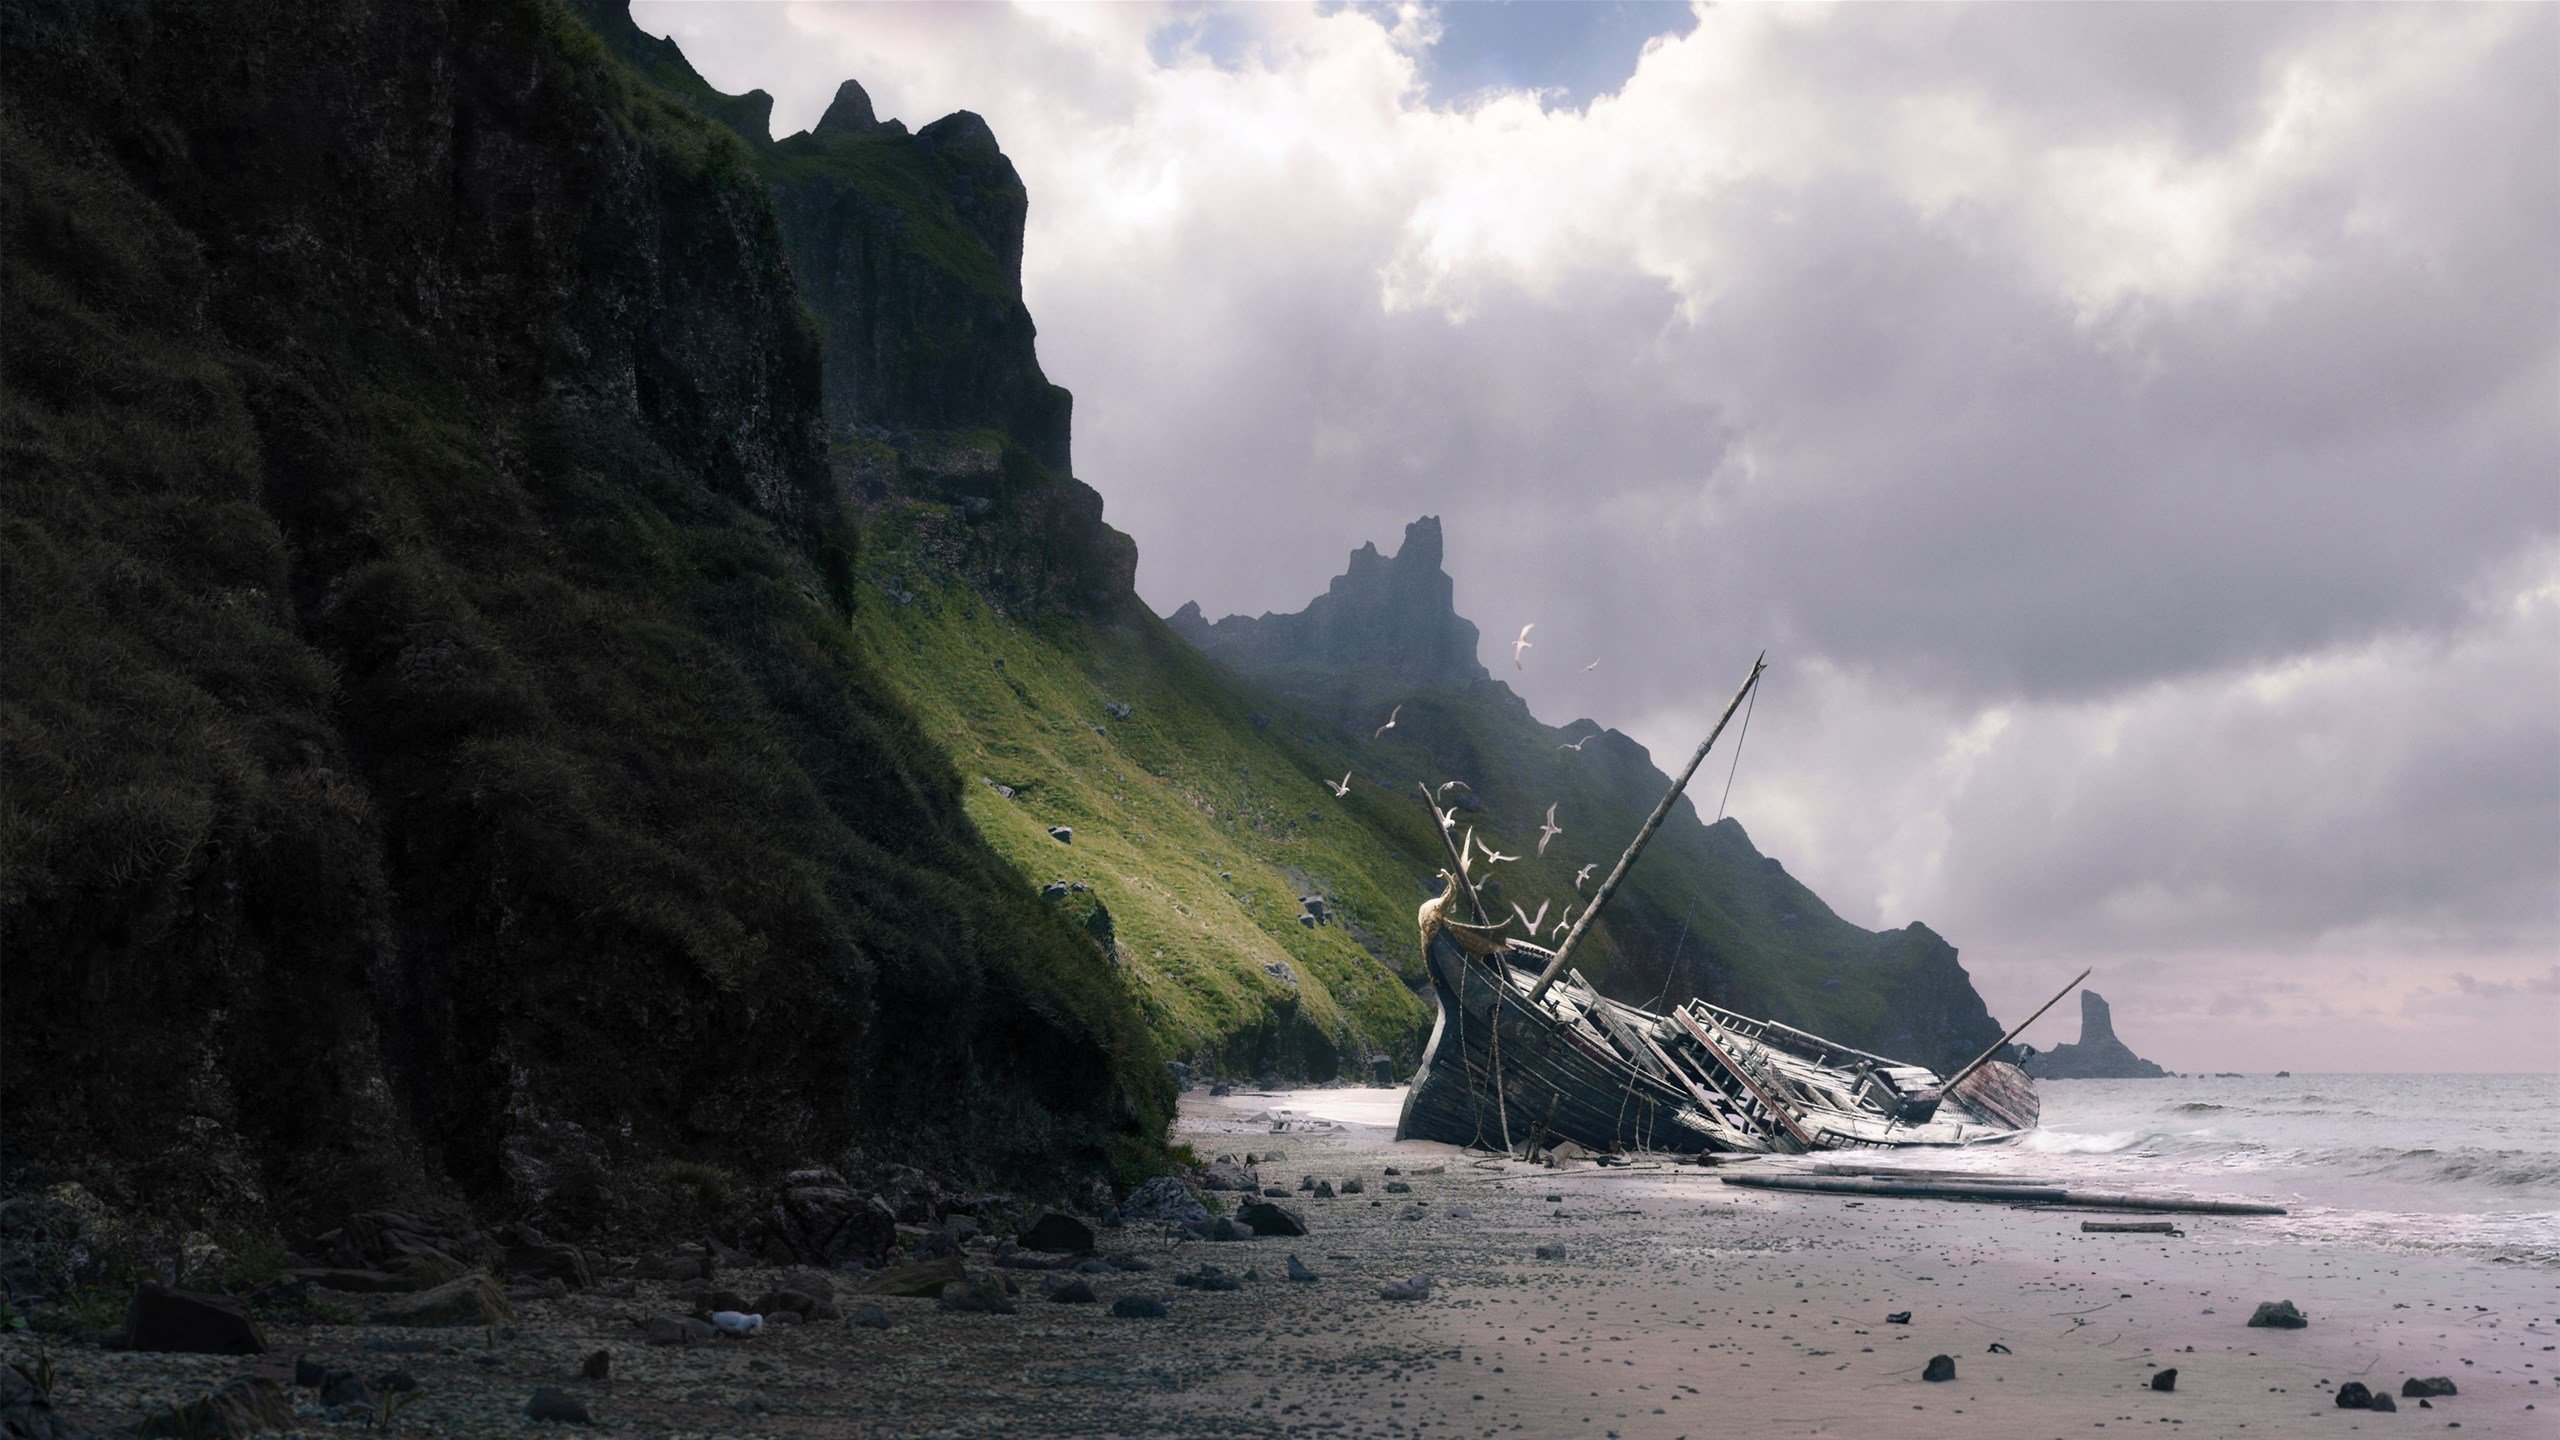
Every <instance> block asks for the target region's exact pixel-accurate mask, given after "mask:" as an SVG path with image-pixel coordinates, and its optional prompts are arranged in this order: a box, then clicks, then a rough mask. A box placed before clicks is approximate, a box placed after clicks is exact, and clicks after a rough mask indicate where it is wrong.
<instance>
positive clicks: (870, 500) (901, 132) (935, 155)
mask: <svg viewBox="0 0 2560 1440" xmlns="http://www.w3.org/2000/svg"><path fill="white" fill-rule="evenodd" d="M579 3H580V6H581V9H582V11H583V13H584V14H585V15H586V17H587V19H588V21H589V23H590V24H591V25H593V26H594V27H595V29H596V31H597V33H598V34H600V35H602V36H603V37H604V38H605V41H606V43H607V44H608V45H609V46H611V47H612V48H613V49H614V50H615V51H616V53H618V54H621V55H623V56H624V57H626V58H627V59H629V60H630V61H631V62H632V63H633V64H634V65H637V66H640V67H642V68H643V69H644V70H645V71H646V73H647V74H648V75H649V76H650V77H651V79H652V82H653V83H654V84H655V85H656V86H657V87H658V89H659V91H660V93H662V94H664V95H665V96H667V97H668V98H669V99H671V100H673V101H675V102H677V103H680V104H683V105H686V106H688V107H691V108H693V109H694V110H696V111H698V112H699V113H701V114H703V115H705V116H707V117H710V118H712V119H715V120H717V121H719V122H720V123H722V124H724V125H727V126H729V127H730V128H732V129H733V130H735V131H736V132H737V134H738V135H739V137H740V139H741V141H742V142H743V143H744V144H745V145H746V147H747V151H748V153H749V154H750V155H751V157H752V158H753V162H754V164H755V166H756V168H757V171H758V173H759V174H761V175H762V176H763V177H764V179H765V182H766V187H767V191H768V194H769V195H770V197H771V200H772V204H773V212H774V214H775V216H776V217H777V219H778V221H779V224H780V230H781V236H782V242H783V246H784V249H785V251H786V252H787V254H788V255H789V259H790V267H791V272H792V275H793V278H794V280H795V281H796V283H797V286H798V289H799V293H800V296H801V298H802V299H803V300H804V301H805V302H806V303H807V305H808V306H809V312H810V314H811V315H812V316H814V317H815V319H816V321H817V325H818V329H819V332H820V336H821V339H822V342H823V347H824V359H823V366H822V371H823V382H822V398H823V403H824V408H825V412H826V425H827V435H828V440H829V447H828V460H829V464H830V465H831V467H832V469H833V471H834V474H835V477H836V484H837V487H838V490H839V492H840V493H841V494H842V495H843V496H844V498H845V499H846V501H847V502H848V503H850V504H851V505H853V506H854V507H855V509H856V510H857V512H858V513H860V514H862V515H863V516H865V517H869V518H878V519H881V520H884V521H885V522H886V523H887V524H888V525H890V526H891V527H892V528H896V529H899V530H901V531H905V530H917V531H921V532H923V533H924V534H925V536H926V543H927V544H929V545H930V546H931V547H933V548H934V549H935V550H936V551H937V553H939V554H941V555H943V556H944V557H945V558H946V559H947V560H948V561H949V563H951V564H952V565H953V566H955V567H956V568H958V569H959V570H961V571H963V572H965V573H966V574H967V575H969V576H970V578H971V579H972V580H973V581H975V582H976V583H977V584H978V586H979V587H980V589H981V590H982V591H983V592H984V593H986V594H987V595H988V596H989V598H991V599H992V600H994V601H995V602H996V603H997V604H999V605H1000V606H1002V607H1003V608H1005V609H1006V610H1007V611H1008V612H1011V613H1017V614H1026V615H1027V614H1050V615H1058V614H1065V615H1079V616H1092V617H1097V618H1107V617H1110V616H1112V615H1114V614H1117V613H1118V612H1120V611H1121V610H1123V609H1126V608H1127V607H1128V606H1129V605H1130V604H1131V601H1132V597H1133V595H1134V592H1135V588H1136V583H1137V567H1138V550H1137V546H1136V544H1135V543H1134V542H1132V541H1131V540H1130V539H1129V537H1128V536H1126V535H1123V534H1121V533H1120V532H1119V531H1117V530H1114V529H1112V528H1110V527H1109V526H1108V525H1106V524H1104V523H1103V520H1102V497H1101V496H1100V495H1099V494H1098V493H1096V492H1095V491H1094V489H1093V488H1092V487H1091V486H1089V485H1086V484H1084V483H1083V482H1082V481H1080V480H1077V479H1075V478H1074V477H1073V474H1072V465H1071V463H1070V446H1069V426H1070V421H1071V419H1072V417H1073V408H1074V407H1073V400H1072V398H1071V397H1070V396H1069V395H1068V393H1067V392H1066V391H1065V390H1064V389H1062V388H1060V387H1059V386H1056V385H1052V384H1050V383H1049V380H1048V377H1047V376H1046V375H1044V374H1042V373H1041V370H1040V361H1039V357H1038V355H1037V353H1036V351H1035V340H1036V338H1037V335H1038V330H1037V328H1036V327H1035V326H1034V325H1033V324H1032V322H1031V312H1030V311H1029V310H1027V309H1025V308H1024V306H1023V303H1022V246H1023V227H1024V224H1025V222H1026V220H1027V218H1028V216H1029V214H1030V197H1029V196H1028V194H1027V193H1026V192H1025V190H1024V189H1023V185H1022V178H1021V176H1020V175H1018V174H1016V173H1015V171H1014V168H1013V162H1012V161H1010V160H1008V159H1006V158H1005V156H1004V152H1003V150H1002V149H1001V148H1000V147H999V146H998V145H997V143H996V137H995V134H994V132H992V131H991V130H989V129H988V128H987V124H986V122H985V121H984V120H982V119H980V118H979V117H978V116H976V115H974V114H972V113H970V112H968V111H966V110H962V111H958V112H955V113H953V114H950V115H946V116H944V117H942V118H941V119H939V120H936V121H934V122H932V123H931V124H929V125H926V126H924V127H923V128H922V129H920V130H917V131H916V132H914V133H913V134H910V133H908V131H907V128H906V126H905V125H904V124H902V123H900V122H899V121H897V120H882V119H880V118H878V117H877V116H876V115H875V114H874V113H873V109H872V105H871V99H870V96H869V95H867V94H866V93H865V92H864V91H863V88H862V86H861V84H860V83H859V82H857V81H852V80H848V81H845V82H844V84H843V85H842V86H841V87H839V88H838V90H837V92H836V96H835V100H834V102H833V103H832V104H830V105H829V106H828V108H827V111H826V114H825V115H824V116H823V117H822V118H821V119H820V120H819V122H818V124H817V126H816V128H814V129H812V130H809V131H806V132H804V133H801V134H798V135H792V136H789V137H787V138H785V139H782V140H780V141H776V140H773V139H772V138H771V137H770V136H769V135H768V134H767V133H766V124H767V120H768V117H769V115H770V112H771V108H772V105H771V101H770V99H769V98H763V97H762V92H750V93H749V94H747V95H744V96H733V95H724V94H721V93H720V92H719V91H717V90H714V89H712V88H711V86H710V85H709V84H708V83H706V82H705V81H704V80H703V79H702V77H701V76H700V75H698V74H696V73H695V71H694V70H693V67H692V66H691V65H690V64H688V63H686V61H685V59H684V56H683V54H682V53H681V52H680V51H678V50H677V49H676V47H675V45H674V44H673V43H672V42H671V41H668V40H665V39H660V38H656V37H652V36H650V35H648V34H646V33H644V32H643V31H642V30H641V29H640V28H639V27H638V26H637V25H636V24H634V23H633V22H632V20H631V17H630V13H629V4H628V0H579Z"/></svg>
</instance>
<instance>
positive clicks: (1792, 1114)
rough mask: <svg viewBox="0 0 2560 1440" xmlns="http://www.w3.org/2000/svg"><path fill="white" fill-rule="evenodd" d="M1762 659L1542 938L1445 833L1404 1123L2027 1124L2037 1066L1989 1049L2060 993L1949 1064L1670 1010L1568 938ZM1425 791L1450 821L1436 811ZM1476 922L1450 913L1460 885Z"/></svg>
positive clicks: (1690, 1148) (1962, 1132)
mask: <svg viewBox="0 0 2560 1440" xmlns="http://www.w3.org/2000/svg"><path fill="white" fill-rule="evenodd" d="M1765 668H1766V665H1765V661H1754V662H1753V664H1752V667H1751V676H1750V678H1749V679H1748V680H1746V681H1744V682H1743V686H1742V688H1741V689H1740V690H1738V691H1736V692H1735V693H1734V697H1733V702H1732V703H1731V704H1729V705H1727V706H1726V707H1725V711H1724V714H1723V716H1722V717H1721V718H1719V719H1718V720H1717V721H1716V725H1715V728H1714V729H1713V730H1711V731H1709V732H1708V735H1707V738H1706V740H1705V741H1704V742H1702V743H1701V744H1700V745H1699V746H1698V749H1697V753H1696V754H1694V755H1692V756H1691V757H1690V759H1689V764H1688V766H1687V768H1686V769H1684V770H1682V771H1681V772H1680V774H1679V776H1678V778H1676V779H1674V780H1673V781H1672V784H1671V789H1670V791H1669V792H1668V793H1666V794H1665V795H1664V796H1663V797H1662V802H1661V803H1660V804H1659V805H1657V806H1655V807H1654V811H1653V814H1652V815H1651V817H1649V818H1648V819H1647V820H1646V821H1645V824H1644V826H1643V828H1642V829H1641V830H1639V831H1638V832H1637V834H1636V837H1635V840H1634V842H1633V843H1631V844H1630V845H1629V846H1628V847H1627V850H1626V853H1625V854H1624V855H1623V856H1621V857H1620V858H1619V860H1618V863H1617V866H1616V868H1614V869H1613V870H1611V872H1610V873H1609V876H1608V878H1607V879H1606V880H1605V881H1603V882H1602V883H1601V886H1600V889H1599V890H1598V892H1596V893H1595V894H1594V895H1593V897H1592V900H1591V903H1590V905H1589V906H1588V907H1587V908H1585V909H1584V910H1583V912H1582V914H1581V916H1580V918H1579V919H1577V920H1576V921H1575V922H1574V924H1573V926H1572V928H1571V930H1570V931H1569V932H1568V933H1567V934H1566V935H1565V937H1564V939H1563V941H1562V942H1561V943H1559V944H1558V945H1557V946H1556V947H1555V948H1554V949H1552V950H1549V949H1546V948H1544V947H1541V946H1538V945H1535V944H1531V943H1528V942H1527V941H1523V940H1518V939H1514V938H1512V937H1510V936H1509V935H1507V934H1505V933H1504V930H1505V924H1507V922H1505V924H1491V923H1485V922H1486V915H1485V907H1484V904H1483V900H1482V897H1481V896H1480V895H1479V894H1478V893H1477V886H1476V884H1475V883H1474V882H1473V881H1472V880H1471V879H1470V878H1469V866H1468V859H1469V857H1468V856H1467V855H1465V854H1463V853H1461V852H1459V851H1458V850H1457V849H1456V848H1455V847H1452V848H1451V850H1450V859H1451V862H1452V866H1453V868H1451V869H1448V870H1444V871H1442V872H1441V875H1442V879H1443V882H1444V883H1443V886H1442V889H1441V892H1440V894H1439V895H1437V896H1435V897H1433V898H1432V899H1430V900H1428V901H1426V902H1424V903H1423V906H1422V909H1421V913H1420V915H1419V917H1418V918H1419V922H1420V928H1421V938H1422V949H1423V959H1424V964H1425V966H1426V968H1427V969H1428V970H1429V972H1430V977H1431V985H1432V989H1433V990H1434V991H1435V992H1436V993H1437V995H1438V998H1439V1002H1440V1017H1439V1019H1438V1020H1437V1021H1436V1022H1435V1023H1434V1024H1433V1026H1432V1030H1431V1039H1430V1041H1429V1042H1428V1044H1427V1045H1426V1046H1425V1047H1424V1050H1423V1058H1422V1065H1421V1068H1420V1069H1418V1070H1417V1071H1416V1072H1415V1074H1414V1077H1413V1084H1412V1088H1411V1090H1410V1091H1409V1092H1408V1093H1407V1095H1406V1097H1405V1103H1404V1110H1403V1114H1402V1116H1401V1118H1400V1120H1399V1122H1398V1124H1397V1127H1396V1136H1397V1138H1398V1139H1415V1140H1435V1141H1441V1142H1444V1143H1447V1144H1453V1145H1462V1146H1471V1147H1476V1148H1482V1149H1488V1150H1490V1149H1493V1148H1495V1147H1499V1148H1501V1149H1502V1150H1504V1151H1506V1152H1510V1153H1514V1154H1525V1155H1535V1154H1537V1153H1539V1152H1540V1151H1542V1150H1547V1149H1552V1148H1553V1147H1554V1146H1555V1145H1556V1144H1557V1143H1559V1142H1563V1141H1570V1142H1572V1143H1574V1144H1576V1145H1579V1146H1581V1147H1583V1148H1585V1149H1587V1150H1591V1151H1595V1152H1601V1153H1613V1152H1622V1151H1631V1150H1632V1151H1663V1152H1670V1153H1675V1154H1703V1153H1708V1152H1718V1151H1731V1152H1744V1153H1759V1154H1770V1153H1776V1154H1797V1153H1802V1152H1806V1151H1813V1150H1839V1149H1850V1148H1858V1147H1889V1148H1892V1147H1903V1146H1954V1145H1985V1144H1999V1143H2002V1142H2006V1141H2013V1140H2016V1139H2017V1138H2018V1137H2020V1136H2021V1135H2023V1134H2025V1133H2026V1132H2028V1131H2030V1130H2032V1129H2034V1128H2035V1125H2036V1120H2037V1115H2038V1109H2039V1107H2038V1102H2037V1098H2036V1088H2035V1082H2034V1081H2033V1080H2031V1079H2029V1078H2028V1076H2027V1074H2026V1072H2025V1071H2024V1070H2021V1069H2020V1068H2019V1067H2017V1066H2016V1065H2013V1064H2011V1063H2009V1062H2008V1061H2007V1060H2005V1059H2002V1058H2000V1057H2001V1056H2002V1054H2003V1053H2004V1052H2005V1051H2006V1050H2007V1047H2008V1044H2009V1041H2010V1040H2012V1039H2014V1038H2016V1036H2017V1035H2018V1033H2019V1032H2020V1031H2022V1030H2024V1029H2025V1028H2026V1026H2027V1025H2028V1024H2032V1023H2034V1021H2035V1019H2036V1018H2037V1016H2041V1015H2042V1014H2043V1013H2044V1012H2045V1010H2047V1009H2050V1008H2052V1006H2053V1004H2054V1003H2055V1002H2056V1001H2059V1000H2060V999H2061V998H2062V996H2063V995H2067V994H2069V993H2070V992H2071V989H2072V988H2073V987H2074V986H2077V985H2078V984H2079V983H2080V980H2083V979H2086V978H2088V976H2087V972H2086V971H2083V972H2082V973H2081V975H2080V976H2079V977H2078V978H2075V979H2074V980H2073V981H2072V982H2071V985H2069V986H2065V987H2064V988H2063V990H2062V993H2061V994H2057V995H2056V996H2054V998H2053V1000H2049V1001H2047V1002H2045V1005H2044V1006H2043V1007H2041V1008H2039V1009H2038V1010H2037V1011H2036V1013H2035V1015H2030V1016H2029V1017H2027V1020H2026V1021H2025V1022H2024V1023H2022V1024H2020V1025H2018V1026H2017V1027H2015V1028H2013V1029H2012V1030H2011V1031H2010V1032H2009V1034H2008V1035H2006V1036H2004V1037H2002V1039H2001V1041H2000V1043H1998V1044H1996V1045H1993V1046H1992V1047H1991V1048H1990V1049H1989V1050H1986V1051H1984V1052H1983V1053H1982V1055H1981V1056H1980V1057H1978V1058H1976V1059H1975V1060H1974V1061H1973V1062H1972V1063H1971V1064H1969V1065H1966V1066H1964V1067H1962V1068H1961V1069H1959V1070H1958V1071H1957V1072H1956V1073H1954V1074H1953V1075H1949V1076H1944V1077H1942V1076H1940V1075H1939V1074H1937V1073H1936V1072H1935V1071H1932V1070H1930V1069H1928V1068H1927V1067H1926V1066H1921V1065H1914V1064H1909V1063H1906V1062H1903V1061H1899V1060H1893V1059H1889V1058H1887V1057H1885V1056H1882V1055H1875V1054H1871V1053H1869V1052H1867V1051H1864V1050H1861V1049H1858V1048H1856V1047H1855V1046H1850V1045H1844V1044H1841V1043H1839V1042H1838V1041H1834V1040H1829V1039H1825V1038H1824V1037H1822V1036H1820V1035H1815V1034H1811V1033H1809V1032H1807V1031H1803V1030H1799V1029H1796V1028H1794V1027H1792V1026H1788V1025H1783V1024H1780V1023H1778V1022H1776V1021H1774V1020H1762V1019H1755V1018H1753V1017H1750V1016H1747V1015H1739V1014H1736V1013H1734V1012H1732V1011H1729V1010H1725V1009H1722V1008H1719V1007H1717V1006H1714V1005H1710V1004H1708V1003H1706V1002H1705V1001H1703V1000H1690V1001H1687V1002H1685V1003H1683V1004H1681V1005H1679V1006H1677V1007H1675V1008H1673V1009H1672V1010H1671V1011H1670V1012H1669V1013H1667V1014H1657V1013H1655V1012H1654V1011H1651V1010H1647V1009H1644V1008H1642V1007H1640V1006H1635V1005H1629V1004H1626V1003H1625V1002H1623V1001H1619V1000H1613V999H1611V998H1609V997H1608V996H1606V995H1603V994H1601V993H1599V991H1598V990H1597V988H1595V987H1594V986H1592V985H1591V984H1590V983H1589V982H1587V981H1585V980H1584V979H1583V977H1582V975H1581V973H1580V972H1579V971H1577V970H1575V969H1574V968H1573V966H1572V957H1573V954H1574V951H1575V948H1576V947H1577V946H1578V945H1579V944H1580V943H1581V942H1582V940H1583V938H1584V937H1585V936H1586V935H1588V934H1589V933H1590V930H1591V924H1592V921H1593V920H1594V919H1595V918H1597V917H1598V916H1599V914H1600V912H1601V911H1602V909H1603V908H1605V907H1606V906H1607V904H1608V903H1609V897H1610V896H1611V895H1612V894H1613V893H1615V892H1616V890H1617V888H1618V885H1619V883H1620V882H1621V881H1623V880H1624V879H1625V878H1626V875H1627V872H1628V870H1629V869H1630V868H1631V867H1632V866H1633V865H1634V864H1635V862H1636V859H1637V857H1638V856H1639V855H1641V854H1642V853H1643V852H1644V848H1645V845H1646V843H1647V842H1648V841H1650V840H1651V839H1652V838H1653V834H1654V832H1655V831H1656V830H1658V829H1659V828H1661V825H1662V822H1663V819H1664V817H1665V816H1667V815H1668V814H1669V813H1670V811H1671V807H1672V805H1673V803H1674V802H1675V801H1677V800H1678V799H1679V798H1680V794H1681V792H1682V791H1683V790H1684V789H1686V788H1687V786H1688V783H1689V777H1690V776H1692V775H1694V774H1695V773H1697V769H1698V764H1699V762H1700V761H1702V760H1704V759H1705V758H1706V756H1707V752H1708V751H1709V750H1710V749H1712V748H1713V747H1714V745H1715V743H1716V737H1717V736H1719V735H1721V734H1722V733H1723V732H1724V728H1725V726H1726V724H1727V723H1728V722H1730V721H1731V720H1732V719H1733V714H1734V711H1735V710H1736V709H1737V708H1739V707H1740V706H1741V704H1742V702H1743V699H1744V697H1745V696H1747V695H1749V694H1750V693H1751V690H1752V687H1753V686H1755V685H1757V684H1758V683H1759V680H1760V674H1761V671H1762V670H1763V669H1765ZM1423 799H1424V802H1425V803H1426V804H1429V805H1430V806H1431V808H1432V818H1433V819H1434V820H1436V821H1438V822H1440V830H1441V834H1442V836H1443V837H1444V838H1445V837H1446V836H1447V835H1448V833H1449V831H1450V828H1451V827H1450V822H1449V817H1448V815H1447V814H1446V813H1445V812H1443V811H1442V810H1441V809H1440V806H1439V804H1438V802H1437V801H1436V800H1435V799H1434V798H1433V797H1432V793H1431V791H1430V790H1429V788H1428V787H1425V789H1424V791H1423ZM1462 901H1463V902H1467V903H1469V904H1471V906H1472V908H1473V912H1474V915H1475V921H1474V922H1473V923H1470V922H1468V921H1466V920H1464V919H1461V918H1460V916H1459V914H1458V907H1459V905H1460V904H1461V902H1462Z"/></svg>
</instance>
